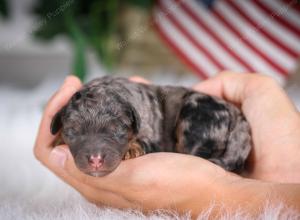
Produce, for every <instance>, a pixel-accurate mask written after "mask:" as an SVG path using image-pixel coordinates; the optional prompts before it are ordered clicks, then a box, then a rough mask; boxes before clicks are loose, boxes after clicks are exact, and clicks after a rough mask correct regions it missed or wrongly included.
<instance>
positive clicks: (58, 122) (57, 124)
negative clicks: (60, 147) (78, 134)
mask: <svg viewBox="0 0 300 220" xmlns="http://www.w3.org/2000/svg"><path fill="white" fill-rule="evenodd" d="M64 109H65V108H62V109H61V110H60V111H59V112H57V113H56V114H55V115H54V117H53V119H52V121H51V125H50V131H51V134H53V135H55V134H57V132H58V131H59V130H60V129H61V127H62V114H63V112H64Z"/></svg>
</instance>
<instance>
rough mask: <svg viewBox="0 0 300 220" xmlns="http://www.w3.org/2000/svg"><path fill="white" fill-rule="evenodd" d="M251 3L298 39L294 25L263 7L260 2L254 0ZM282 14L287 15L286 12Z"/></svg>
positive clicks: (299, 34) (299, 32)
mask: <svg viewBox="0 0 300 220" xmlns="http://www.w3.org/2000/svg"><path fill="white" fill-rule="evenodd" d="M253 3H254V4H255V5H256V6H257V7H259V8H260V9H261V10H263V11H264V12H265V13H267V14H268V15H269V16H271V18H272V19H274V20H276V22H278V23H279V24H281V25H282V26H283V27H285V28H287V29H289V31H291V32H293V33H294V34H295V35H297V36H298V37H300V29H299V28H298V27H296V26H295V25H293V24H292V23H291V22H289V21H287V20H286V19H285V18H284V17H283V16H281V15H280V14H278V13H276V12H275V11H273V10H272V9H270V8H269V7H268V6H267V5H265V4H264V3H263V2H261V1H260V0H254V1H253ZM270 4H272V3H270ZM284 13H288V12H284Z"/></svg>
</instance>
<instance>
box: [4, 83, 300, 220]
mask: <svg viewBox="0 0 300 220" xmlns="http://www.w3.org/2000/svg"><path fill="white" fill-rule="evenodd" d="M162 80H163V82H165V83H166V82H172V83H177V84H185V85H190V84H192V83H194V82H195V81H194V79H193V78H191V79H188V80H185V81H180V80H175V79H172V78H168V77H165V78H159V79H158V78H155V81H156V82H162ZM61 81H62V79H56V80H52V79H48V80H45V82H44V83H43V84H41V85H39V86H38V87H36V88H33V89H32V90H27V91H24V90H17V89H13V88H5V87H0V94H1V99H2V100H1V102H0V140H1V145H0V186H1V188H0V219H14V220H17V219H145V218H149V219H176V218H177V219H189V214H188V213H187V214H186V215H185V216H176V215H175V214H174V213H173V214H172V213H166V212H156V213H153V214H152V215H151V216H148V217H145V216H144V215H143V214H142V213H141V212H138V211H133V210H131V211H130V210H129V211H120V210H116V209H110V208H98V207H96V206H94V205H92V204H89V203H88V202H86V201H85V200H84V199H82V197H81V196H80V195H79V194H78V193H77V192H75V191H74V190H72V189H71V188H70V187H69V186H67V185H66V184H64V183H63V182H61V181H60V180H59V179H58V178H56V177H55V176H54V175H53V174H51V173H50V172H49V171H48V170H46V169H45V168H44V167H43V166H42V165H41V164H39V162H37V161H36V160H35V158H34V156H33V154H32V146H33V143H34V139H35V135H36V131H37V128H38V124H39V120H40V117H41V113H42V106H44V105H45V103H46V101H47V99H48V98H49V96H50V95H51V94H52V93H53V92H54V91H55V90H56V89H57V87H58V86H59V84H60V82H61ZM296 94H297V93H296ZM264 210H265V211H263V212H262V215H261V217H260V219H299V218H300V215H299V214H298V215H297V214H296V213H293V211H292V210H287V209H284V207H283V205H281V204H279V205H278V204H277V205H275V206H274V205H271V206H266V208H265V209H264ZM209 213H210V210H208V211H206V212H204V213H203V214H202V215H201V217H200V219H207V218H208V216H209ZM220 218H221V219H249V216H248V215H247V214H246V213H243V212H242V211H239V210H237V211H236V213H226V210H224V214H223V216H222V217H220Z"/></svg>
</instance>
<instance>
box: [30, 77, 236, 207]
mask: <svg viewBox="0 0 300 220" xmlns="http://www.w3.org/2000/svg"><path fill="white" fill-rule="evenodd" d="M132 80H135V81H137V82H140V83H147V82H146V81H145V80H143V79H141V78H137V77H135V78H133V79H132ZM81 86H82V85H81V82H80V81H79V80H78V79H77V78H76V77H73V76H70V77H68V78H67V79H66V80H65V82H64V84H63V85H62V87H61V88H60V89H59V90H58V92H57V93H56V94H54V96H53V97H52V98H51V99H50V101H49V102H48V104H47V106H46V109H45V111H44V114H43V117H42V121H41V124H40V128H39V132H38V135H37V139H36V143H35V146H34V154H35V156H36V157H37V159H38V160H39V161H41V162H42V163H43V164H44V165H45V166H46V167H47V168H49V169H50V170H51V171H52V172H54V173H55V174H56V175H57V176H59V177H60V178H61V179H63V180H64V181H65V182H66V183H68V184H69V185H71V186H73V187H74V188H75V189H76V190H77V191H78V192H80V193H81V194H82V195H83V196H84V197H85V198H87V199H88V200H89V201H91V202H93V203H96V204H105V205H111V206H114V207H118V208H142V209H143V210H154V209H158V208H172V209H177V210H178V211H180V210H183V207H186V208H187V209H188V207H189V205H188V204H189V203H190V201H191V198H193V197H194V196H195V191H196V192H197V194H199V195H201V196H200V197H199V199H200V198H201V200H200V201H199V203H197V204H198V205H199V207H198V206H197V208H201V207H202V208H204V207H208V206H209V204H210V202H211V198H212V196H214V195H217V194H222V192H221V191H219V190H218V185H219V184H220V183H224V184H225V183H226V182H230V181H233V180H234V181H235V180H236V179H238V178H239V177H237V176H235V175H233V174H230V173H227V172H225V171H224V170H223V169H222V168H220V167H218V166H216V165H214V164H212V163H210V162H208V161H206V160H203V159H201V158H197V157H194V156H190V155H183V154H175V153H156V154H148V155H145V156H142V157H139V158H135V159H131V160H126V161H123V162H122V163H121V164H120V165H119V166H118V168H117V169H116V170H115V171H113V172H112V173H111V174H109V175H107V176H104V177H101V178H99V177H98V178H97V177H91V176H88V175H85V174H84V173H82V172H80V171H79V170H78V169H77V167H76V165H75V163H74V160H73V157H72V155H71V153H70V151H69V148H68V146H66V145H60V146H55V147H53V146H52V145H53V142H54V140H55V138H56V137H55V136H53V135H52V134H51V133H50V124H51V121H52V118H53V117H54V115H55V114H56V113H57V112H58V111H59V110H60V109H61V108H62V107H63V106H64V105H65V104H66V103H67V102H68V100H69V99H70V98H71V96H72V95H73V94H74V93H75V92H76V91H77V90H79V89H80V88H81ZM178 207H180V209H179V208H178Z"/></svg>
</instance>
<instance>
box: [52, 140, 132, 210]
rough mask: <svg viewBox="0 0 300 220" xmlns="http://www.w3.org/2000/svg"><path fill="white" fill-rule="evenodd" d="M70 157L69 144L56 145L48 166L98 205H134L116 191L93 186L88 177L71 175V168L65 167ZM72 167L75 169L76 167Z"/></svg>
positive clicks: (120, 206)
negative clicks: (84, 178)
mask: <svg viewBox="0 0 300 220" xmlns="http://www.w3.org/2000/svg"><path fill="white" fill-rule="evenodd" d="M70 157H72V155H71V154H70V151H69V150H68V147H67V145H60V146H56V147H55V148H54V149H53V150H52V151H51V153H50V156H49V163H48V166H49V168H50V169H51V170H52V171H53V172H54V173H55V174H56V175H57V176H59V177H60V178H61V179H62V180H63V181H64V182H66V183H67V184H69V185H71V186H72V187H73V188H74V189H76V190H77V191H78V192H79V193H80V194H82V196H83V197H85V198H86V199H87V200H88V201H90V202H92V203H95V204H98V205H100V204H104V205H111V206H114V207H118V208H129V207H130V206H131V205H132V204H131V203H130V201H128V200H127V199H125V198H123V197H122V196H120V195H118V194H116V193H114V192H111V191H106V190H104V189H102V188H99V186H97V187H93V186H92V185H91V184H90V183H89V182H88V180H87V179H86V180H84V181H83V179H82V178H77V175H75V177H74V176H73V175H70V173H69V172H70V170H68V169H66V168H65V163H70V162H68V159H67V158H70ZM73 165H74V164H73ZM68 166H70V165H68ZM72 169H73V170H75V168H72ZM71 172H73V171H71ZM76 172H78V170H76ZM72 174H73V173H72ZM99 180H100V179H99ZM100 181H101V180H100Z"/></svg>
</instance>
